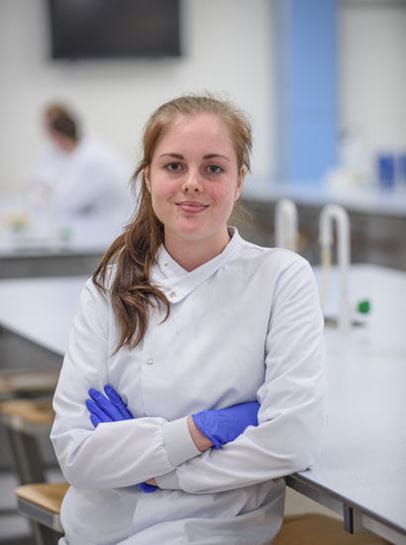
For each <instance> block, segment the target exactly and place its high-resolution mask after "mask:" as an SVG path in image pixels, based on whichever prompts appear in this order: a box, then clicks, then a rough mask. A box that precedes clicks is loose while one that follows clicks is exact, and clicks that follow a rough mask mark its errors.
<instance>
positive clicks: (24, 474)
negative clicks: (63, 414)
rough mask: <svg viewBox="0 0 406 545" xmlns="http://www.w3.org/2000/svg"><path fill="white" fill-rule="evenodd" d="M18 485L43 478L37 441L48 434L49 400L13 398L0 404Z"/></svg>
mask: <svg viewBox="0 0 406 545" xmlns="http://www.w3.org/2000/svg"><path fill="white" fill-rule="evenodd" d="M0 419H1V421H2V422H3V424H4V426H5V427H6V431H7V433H8V437H9V441H10V447H11V450H12V452H13V456H14V462H15V469H16V473H17V477H18V479H19V481H20V483H21V484H29V483H33V482H43V481H45V477H44V472H43V464H42V460H41V455H40V450H39V445H38V440H39V438H40V437H44V436H48V435H49V432H50V430H51V426H52V422H53V420H54V412H53V410H52V406H51V400H49V399H47V400H30V399H23V400H21V399H15V400H9V401H4V402H3V403H1V404H0Z"/></svg>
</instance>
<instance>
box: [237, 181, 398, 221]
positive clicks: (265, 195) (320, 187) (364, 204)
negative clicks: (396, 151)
mask: <svg viewBox="0 0 406 545" xmlns="http://www.w3.org/2000/svg"><path fill="white" fill-rule="evenodd" d="M242 198H243V199H246V200H249V201H259V202H264V203H267V202H269V203H270V202H274V201H277V200H279V199H283V198H287V199H292V200H293V201H294V202H296V204H298V205H303V206H315V207H321V206H324V205H325V204H330V203H334V204H340V205H342V206H344V207H345V208H346V209H347V210H350V211H354V212H362V213H366V214H381V215H388V216H394V217H403V218H406V184H403V185H398V186H396V187H394V188H387V189H386V188H382V187H380V186H378V185H377V184H373V183H370V184H365V185H359V186H346V187H332V186H329V185H327V184H326V183H312V182H303V183H298V182H297V183H282V182H281V183H275V182H274V183H271V182H269V181H266V180H264V179H263V178H254V177H252V178H250V177H248V178H247V180H246V182H245V184H244V191H243V194H242Z"/></svg>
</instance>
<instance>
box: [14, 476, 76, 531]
mask: <svg viewBox="0 0 406 545" xmlns="http://www.w3.org/2000/svg"><path fill="white" fill-rule="evenodd" d="M68 488H69V485H68V483H66V482H63V483H38V484H37V483H35V484H26V485H23V486H19V487H18V488H17V489H16V496H17V505H18V510H19V512H20V513H21V514H22V515H24V516H25V517H27V518H29V519H31V520H33V521H35V522H38V523H39V524H42V525H44V526H46V527H47V528H51V529H52V530H55V531H56V532H58V533H63V528H62V524H61V520H60V516H59V512H60V508H61V503H62V500H63V497H64V496H65V493H66V491H67V490H68Z"/></svg>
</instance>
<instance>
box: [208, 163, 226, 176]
mask: <svg viewBox="0 0 406 545" xmlns="http://www.w3.org/2000/svg"><path fill="white" fill-rule="evenodd" d="M207 170H208V171H209V172H210V174H221V173H222V172H224V171H223V169H222V168H221V167H219V166H218V165H209V166H208V167H207Z"/></svg>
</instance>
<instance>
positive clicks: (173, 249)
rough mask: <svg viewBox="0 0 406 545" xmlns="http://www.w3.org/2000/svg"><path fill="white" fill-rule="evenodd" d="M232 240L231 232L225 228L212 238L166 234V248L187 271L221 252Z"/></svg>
mask: <svg viewBox="0 0 406 545" xmlns="http://www.w3.org/2000/svg"><path fill="white" fill-rule="evenodd" d="M229 241H230V234H229V232H228V230H225V231H224V233H223V234H222V235H221V236H218V234H217V235H216V237H213V239H212V240H207V239H204V240H176V239H174V238H173V237H171V236H165V242H164V245H165V248H166V251H167V252H168V254H169V255H170V256H171V257H172V258H173V259H174V260H175V261H176V262H177V263H178V264H179V265H180V266H181V267H183V268H184V269H185V270H186V271H188V272H191V271H193V270H194V269H197V268H198V267H200V266H201V265H204V263H207V262H208V261H210V260H211V259H213V258H214V257H216V256H217V255H219V254H221V252H222V251H223V250H224V248H225V247H226V246H227V244H228V243H229Z"/></svg>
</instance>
